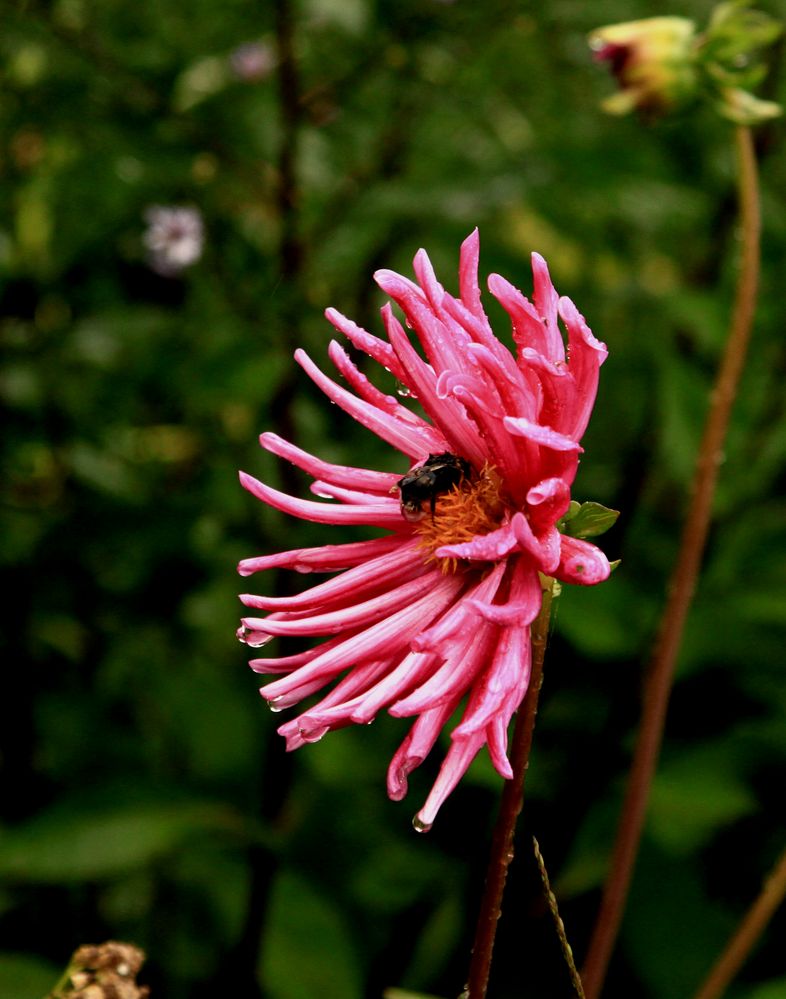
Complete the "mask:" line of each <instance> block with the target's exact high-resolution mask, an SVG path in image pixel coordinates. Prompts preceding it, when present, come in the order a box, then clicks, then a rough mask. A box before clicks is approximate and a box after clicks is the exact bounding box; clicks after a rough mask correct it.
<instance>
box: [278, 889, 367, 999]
mask: <svg viewBox="0 0 786 999" xmlns="http://www.w3.org/2000/svg"><path fill="white" fill-rule="evenodd" d="M259 972H260V977H261V979H262V980H263V982H264V985H265V987H266V988H267V989H268V990H269V992H270V995H271V997H272V999H313V997H314V996H319V997H320V999H360V996H361V995H362V993H363V988H362V983H361V980H360V971H359V968H358V957H357V954H356V953H355V948H354V943H353V940H352V936H351V934H350V931H349V928H348V927H347V925H346V924H345V923H344V921H343V919H342V914H341V910H340V909H339V907H338V906H337V905H336V903H335V902H334V900H333V899H332V898H327V897H326V896H324V895H321V894H319V892H318V891H316V890H315V888H314V884H313V883H312V881H311V880H306V878H303V877H301V876H300V875H299V874H297V873H295V872H294V871H287V870H285V871H283V872H282V873H281V875H280V876H279V877H278V879H277V881H276V884H275V886H274V888H273V894H272V899H271V905H270V912H269V916H268V927H267V931H266V933H265V943H264V950H263V954H262V960H261V964H260V969H259Z"/></svg>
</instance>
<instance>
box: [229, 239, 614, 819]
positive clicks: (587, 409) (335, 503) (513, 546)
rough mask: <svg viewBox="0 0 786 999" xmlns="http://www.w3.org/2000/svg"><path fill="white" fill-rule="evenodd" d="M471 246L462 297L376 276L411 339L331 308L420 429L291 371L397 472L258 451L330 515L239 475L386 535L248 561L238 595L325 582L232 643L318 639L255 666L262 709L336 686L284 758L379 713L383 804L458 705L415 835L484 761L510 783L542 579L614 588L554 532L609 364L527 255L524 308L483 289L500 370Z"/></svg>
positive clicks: (392, 324) (398, 407)
mask: <svg viewBox="0 0 786 999" xmlns="http://www.w3.org/2000/svg"><path fill="white" fill-rule="evenodd" d="M478 246H479V244H478V235H477V232H474V233H472V235H471V236H469V237H468V239H467V240H465V242H464V244H463V246H462V248H461V262H460V266H459V286H460V295H459V297H458V298H454V297H453V296H452V295H450V294H449V293H448V292H446V291H445V290H444V288H443V287H442V286H441V285H440V284H439V282H438V281H437V279H436V277H435V275H434V271H433V269H432V267H431V263H430V262H429V259H428V257H427V256H426V254H425V252H424V251H423V250H421V251H419V253H418V254H417V256H416V257H415V262H414V269H415V274H416V276H417V279H418V283H417V284H415V283H414V282H412V281H410V280H408V279H407V278H405V277H402V276H401V275H399V274H395V273H393V272H392V271H388V270H382V271H378V272H377V274H376V275H375V278H376V281H377V284H378V285H379V286H380V287H381V288H382V289H383V291H385V292H386V293H387V294H388V295H389V296H390V298H391V299H393V301H394V302H395V303H396V304H397V305H398V306H399V308H400V309H401V311H402V312H403V314H404V317H405V319H406V326H407V327H408V328H409V330H411V331H412V332H411V333H408V332H407V330H406V329H405V327H404V326H403V325H402V324H401V322H399V320H398V319H397V318H396V316H395V315H394V312H393V309H392V307H391V305H390V304H387V305H385V306H384V308H383V309H382V320H383V323H384V326H385V331H386V333H387V336H386V338H385V339H381V338H378V337H376V336H373V335H372V334H370V333H367V332H366V331H365V330H363V329H361V328H360V327H358V326H356V325H355V323H353V322H352V321H351V320H349V319H346V318H345V317H344V316H342V315H341V314H340V313H338V312H336V311H335V310H334V309H328V310H327V313H326V315H327V318H328V319H329V320H330V322H331V323H332V324H333V325H334V326H335V327H336V329H337V330H339V332H341V333H342V334H343V335H344V336H346V337H347V339H348V340H349V341H350V342H351V343H352V344H353V345H354V346H355V347H356V348H358V349H359V350H362V351H364V352H365V353H366V354H368V355H369V356H370V357H371V358H372V359H373V360H374V361H376V362H377V363H378V364H379V365H381V366H382V368H384V369H386V370H387V371H388V372H390V373H391V374H392V376H393V377H394V378H396V379H397V380H398V381H399V382H400V383H401V385H402V386H404V389H405V391H406V393H407V394H408V395H410V396H411V397H413V398H417V399H418V401H419V402H420V404H421V406H422V408H423V412H424V413H425V417H426V418H423V417H421V416H419V415H416V414H415V413H414V412H412V410H411V409H409V408H407V407H406V406H405V405H403V404H402V402H400V401H399V399H397V398H396V397H394V396H391V395H386V394H385V393H384V392H382V391H380V389H378V388H376V387H375V386H374V385H373V384H372V383H371V382H370V381H369V380H368V379H367V378H366V377H365V375H363V374H361V372H360V371H359V370H358V369H357V368H356V367H355V365H354V364H353V363H352V361H351V360H350V359H349V357H348V356H347V354H346V353H345V351H344V349H343V348H342V347H341V346H340V344H339V343H337V342H336V341H332V342H331V344H330V346H329V348H328V354H329V356H330V359H331V360H332V361H333V363H334V365H335V366H336V368H337V369H338V371H339V372H340V374H341V375H342V376H343V378H344V379H345V381H346V382H347V384H348V386H349V388H344V387H343V386H341V385H339V384H337V383H336V382H335V381H333V380H332V379H330V378H328V376H327V375H325V374H323V373H322V371H321V370H320V369H319V368H318V367H317V366H316V365H315V364H314V362H313V361H312V360H311V359H310V358H309V357H308V356H307V355H306V353H305V352H304V351H302V350H298V351H297V352H296V354H295V358H296V360H297V362H298V363H299V364H300V365H301V367H302V368H303V369H304V370H305V371H306V373H307V374H308V375H309V377H310V378H312V379H313V380H314V382H316V384H317V385H318V386H319V387H320V388H321V389H322V391H323V392H324V393H325V394H326V395H327V396H328V398H329V399H330V400H331V401H333V402H335V403H336V404H337V405H338V406H340V407H341V408H342V409H344V410H345V411H346V412H347V413H348V414H349V415H350V416H352V417H353V418H354V419H355V420H357V421H358V422H359V423H362V424H363V426H365V427H366V428H368V429H369V430H370V431H372V433H374V434H376V435H377V436H378V437H381V438H382V439H383V440H384V441H386V442H387V443H388V444H390V445H392V447H393V448H394V449H395V450H397V451H398V452H400V454H401V455H403V458H400V459H396V460H394V461H393V462H392V463H391V470H390V471H387V472H380V471H372V470H370V469H365V468H351V467H348V466H345V465H334V464H331V463H329V462H326V461H323V460H322V459H320V458H317V457H314V456H313V455H311V454H307V453H306V452H305V451H303V450H301V449H300V448H298V447H296V446H295V445H294V444H290V443H288V442H287V441H285V440H282V439H281V438H280V437H277V436H276V435H275V434H272V433H266V434H262V437H261V443H262V446H263V447H264V448H266V449H267V450H268V451H271V452H273V453H274V454H276V455H278V456H279V457H281V458H284V459H286V460H288V461H291V462H293V463H294V464H295V465H297V466H298V467H299V468H301V469H303V470H304V471H306V472H307V473H308V474H309V475H311V476H313V477H314V479H315V482H314V483H313V485H312V487H311V488H312V491H313V492H314V493H315V494H316V495H317V496H320V497H323V498H325V499H328V500H331V501H332V502H327V503H325V502H315V501H313V500H302V499H296V498H294V497H291V496H288V495H286V494H284V493H282V492H279V491H278V490H276V489H272V488H271V487H270V486H267V485H264V484H263V483H262V482H259V481H258V480H257V479H254V478H252V477H251V476H250V475H246V474H245V473H241V476H240V479H241V482H242V484H243V485H244V486H245V488H246V489H248V490H249V492H251V493H252V494H253V495H254V496H256V497H257V498H258V499H261V500H262V501H263V502H265V503H268V504H269V505H270V506H273V507H275V508H276V509H278V510H283V511H285V512H286V513H290V514H293V515H294V516H296V517H301V518H304V519H306V520H312V521H316V522H317V523H322V524H363V525H371V526H373V527H378V528H380V529H381V530H383V531H384V532H386V533H384V534H383V535H382V536H381V537H379V538H375V539H374V540H370V541H356V542H351V543H349V544H340V545H324V546H322V547H319V548H301V549H295V550H293V551H286V552H280V553H277V554H274V555H263V556H261V557H259V558H250V559H245V560H244V561H242V562H241V563H240V566H239V571H240V573H241V575H244V576H247V575H250V574H252V573H254V572H258V571H260V570H262V569H270V568H273V567H279V566H285V567H288V568H291V569H295V570H297V571H299V572H312V571H317V572H333V573H337V574H336V575H334V576H332V577H331V578H330V579H328V580H327V581H326V582H322V583H320V584H318V585H317V586H313V587H312V588H311V589H310V590H306V591H305V592H304V593H301V594H299V595H297V596H293V597H266V596H253V595H250V594H244V595H243V596H242V597H241V600H242V601H243V603H244V604H246V606H247V607H250V608H254V609H259V610H262V611H266V612H268V613H267V615H266V616H265V617H247V618H244V619H243V624H242V627H241V629H240V631H239V633H238V637H239V638H240V639H241V641H243V642H245V643H246V644H247V645H250V646H252V647H259V646H263V645H266V644H267V643H268V642H269V641H270V640H271V639H272V638H273V637H274V636H276V635H289V636H324V638H325V640H324V641H323V642H322V643H321V644H319V645H316V646H315V647H314V648H312V649H309V650H308V651H307V652H301V653H299V654H297V655H289V656H285V657H283V658H271V659H253V660H252V661H251V664H250V665H251V667H252V669H254V670H256V671H257V672H259V673H268V674H275V675H277V679H275V680H273V681H272V682H270V683H268V684H267V685H266V686H264V687H263V688H262V690H261V693H262V696H263V697H264V698H265V699H266V700H267V701H268V703H269V704H270V706H271V707H272V708H274V710H276V711H278V710H281V709H283V708H289V707H291V706H292V705H295V704H299V703H300V702H301V701H303V700H304V699H306V698H310V697H311V695H313V694H316V693H317V692H318V691H322V690H323V688H325V687H326V686H327V685H328V684H330V683H332V682H333V681H336V682H335V684H334V685H333V686H332V687H331V689H330V690H329V691H328V692H327V693H326V694H325V695H324V696H322V698H321V699H320V700H317V701H316V703H310V702H309V704H310V706H308V707H307V708H306V709H305V710H304V711H303V712H302V713H301V714H300V715H298V717H297V718H294V719H293V720H291V721H287V722H285V724H283V725H282V726H281V727H280V728H279V732H280V733H281V735H283V736H284V737H285V738H286V740H287V748H288V749H290V750H291V749H297V748H298V747H300V746H302V745H303V744H304V743H307V742H316V741H317V740H319V739H321V738H322V736H323V735H325V733H326V732H329V731H330V730H331V729H336V728H341V727H343V726H345V725H350V724H364V723H368V722H370V721H372V719H373V718H374V717H375V716H376V714H377V712H379V711H381V710H382V709H387V711H388V712H389V713H390V714H391V715H393V716H394V717H396V718H405V717H413V718H414V719H415V722H414V724H413V725H412V728H411V729H410V731H409V734H408V735H407V736H406V738H405V739H404V742H403V743H402V745H401V747H400V748H399V749H398V751H397V752H396V754H395V755H394V757H393V760H392V762H391V764H390V768H389V771H388V781H387V783H388V794H389V795H390V797H391V798H393V799H395V800H398V799H401V798H403V797H404V795H405V794H406V792H407V777H408V775H409V774H410V773H411V771H412V770H414V769H415V768H416V767H417V766H419V765H420V764H421V763H422V762H423V760H424V759H425V758H426V756H427V755H428V754H429V752H430V751H431V749H432V747H433V746H434V743H435V742H436V740H437V737H438V736H439V734H440V732H441V730H442V728H443V727H444V726H445V724H446V723H447V722H448V720H449V719H450V718H451V716H452V715H453V714H454V712H455V711H456V709H457V708H458V707H459V705H460V704H462V702H463V704H464V707H463V713H462V715H461V720H460V721H459V722H458V724H457V725H456V726H455V727H454V728H453V731H452V732H451V736H450V738H451V745H450V748H449V750H448V752H447V754H446V756H445V759H444V761H443V763H442V767H441V769H440V772H439V775H438V777H437V779H436V782H435V783H434V786H433V787H432V789H431V792H430V794H429V796H428V798H427V800H426V802H425V804H424V806H423V808H422V809H421V810H420V812H418V814H417V816H416V817H415V825H416V828H419V829H427V828H429V826H430V825H431V823H432V822H433V821H434V817H435V816H436V814H437V812H438V810H439V808H440V806H441V805H442V803H443V802H444V801H445V799H446V797H447V796H448V795H449V794H450V793H451V791H452V790H453V789H454V787H455V786H456V784H457V783H458V781H459V780H460V779H461V777H462V776H463V774H464V773H465V772H466V770H467V768H468V766H469V765H470V763H471V761H472V760H473V758H474V757H475V755H476V754H477V752H478V751H479V750H480V749H481V747H483V746H486V747H487V748H488V752H489V755H490V757H491V760H492V762H493V764H494V767H495V768H496V769H497V771H498V772H499V773H500V774H501V775H502V776H503V777H511V776H512V770H511V767H510V763H509V761H508V758H507V755H506V747H507V734H508V726H509V723H510V720H511V717H512V716H513V714H514V713H515V711H516V709H517V708H518V706H519V704H520V703H521V701H522V699H523V697H524V694H525V693H526V690H527V684H528V682H529V675H530V662H531V648H530V624H531V623H532V621H533V620H534V619H535V617H536V616H537V614H538V611H539V609H540V605H541V583H540V577H539V573H544V574H546V575H548V576H553V577H556V578H557V579H559V580H562V581H564V582H568V583H581V584H585V585H587V584H593V583H599V582H601V581H602V580H604V579H606V577H607V576H608V574H609V563H608V560H607V559H606V556H605V555H604V554H603V553H602V552H601V551H600V550H599V549H598V548H596V547H595V546H594V545H591V544H589V543H588V542H586V541H582V540H579V539H576V538H572V537H568V536H567V535H563V534H561V533H560V531H559V529H558V522H559V520H560V518H561V517H562V516H563V515H564V514H565V512H566V511H567V509H568V505H569V502H570V487H571V484H572V482H573V479H574V477H575V475H576V469H577V466H578V461H579V454H580V453H581V450H582V448H581V447H580V446H579V441H580V439H581V436H582V434H583V433H584V429H585V427H586V426H587V422H588V420H589V417H590V413H591V411H592V406H593V403H594V400H595V394H596V391H597V385H598V369H599V368H600V365H601V364H602V363H603V361H604V360H605V358H606V347H605V346H604V345H603V344H602V343H600V342H599V341H598V340H596V339H595V337H594V336H593V335H592V333H591V332H590V330H589V328H588V327H587V324H586V323H585V321H584V319H583V318H582V316H581V315H580V314H579V312H578V310H577V309H576V307H575V306H574V304H573V303H572V302H571V301H570V299H567V298H559V296H558V295H557V293H556V291H555V290H554V286H553V285H552V283H551V279H550V277H549V272H548V268H547V266H546V262H545V261H544V260H543V258H542V257H540V256H538V255H537V254H533V255H532V269H533V274H534V286H535V287H534V294H533V300H532V302H530V301H529V300H528V299H527V298H525V296H524V295H523V294H522V293H521V292H520V291H518V290H517V289H516V288H514V287H513V285H511V284H510V283H509V282H507V281H506V280H505V279H504V278H502V277H500V276H499V275H497V274H493V275H492V276H491V277H490V278H489V282H488V285H489V290H490V291H491V293H492V294H493V295H494V297H495V298H496V299H497V300H498V301H499V302H500V304H501V305H502V307H503V308H504V309H505V311H506V312H507V313H508V315H509V316H510V319H511V324H512V333H513V340H514V341H515V344H516V354H515V356H514V355H513V354H511V352H510V351H509V350H508V348H507V347H505V346H504V345H503V344H502V343H501V342H500V341H499V340H498V339H497V338H496V336H495V335H494V333H493V332H492V329H491V327H490V325H489V321H488V319H487V318H486V315H485V313H484V311H483V307H482V305H481V299H480V289H479V287H478V278H477V267H478ZM560 319H561V320H562V322H563V324H564V326H565V329H566V330H567V341H568V342H567V349H566V347H565V344H564V342H563V336H562V333H561V331H560V326H559V320H560ZM412 334H414V336H415V337H416V338H417V340H418V342H419V345H420V347H421V349H422V355H423V356H422V355H421V353H420V351H418V350H417V349H416V348H415V347H414V346H413V344H412V341H411V337H412Z"/></svg>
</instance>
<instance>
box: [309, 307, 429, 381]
mask: <svg viewBox="0 0 786 999" xmlns="http://www.w3.org/2000/svg"><path fill="white" fill-rule="evenodd" d="M325 318H326V319H327V321H328V322H329V323H332V325H333V326H335V328H336V329H337V330H338V331H339V333H343V334H344V336H345V337H346V338H347V339H348V340H349V342H350V343H351V344H353V345H354V346H355V347H357V348H358V350H362V351H363V353H364V354H368V356H369V357H371V358H373V360H375V361H377V362H378V363H379V364H381V365H382V367H383V368H385V369H387V370H388V371H389V372H390V373H391V374H392V375H393V377H394V378H395V379H397V380H398V381H400V382H401V383H402V384H404V385H406V384H407V382H406V377H407V375H406V372H405V371H404V369H403V368H402V367H401V364H400V363H399V359H398V358H397V357H396V352H395V351H394V350H393V348H392V347H391V346H390V344H389V343H385V341H384V340H380V339H379V337H376V336H374V335H373V334H371V333H368V332H366V330H364V329H363V328H362V327H361V326H358V325H357V323H353V322H352V320H351V319H347V317H346V316H342V315H341V313H340V312H339V311H338V310H337V309H326V310H325ZM409 387H411V386H409Z"/></svg>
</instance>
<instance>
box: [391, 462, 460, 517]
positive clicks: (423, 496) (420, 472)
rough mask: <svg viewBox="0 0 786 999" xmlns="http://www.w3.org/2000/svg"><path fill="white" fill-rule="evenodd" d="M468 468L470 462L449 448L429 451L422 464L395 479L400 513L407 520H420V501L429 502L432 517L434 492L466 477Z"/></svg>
mask: <svg viewBox="0 0 786 999" xmlns="http://www.w3.org/2000/svg"><path fill="white" fill-rule="evenodd" d="M471 472H472V468H471V466H470V463H469V462H468V461H466V460H465V459H464V458H459V457H458V456H457V455H455V454H451V453H450V451H443V452H442V454H430V455H429V456H428V458H427V459H426V460H425V461H424V462H423V464H422V465H418V466H417V468H413V469H412V471H411V472H408V473H407V474H406V475H405V476H404V478H403V479H399V480H398V482H397V486H398V491H399V494H400V495H401V512H402V514H403V515H404V517H405V518H406V519H407V520H410V521H416V520H422V518H423V517H424V516H425V513H426V512H425V510H424V509H423V504H424V503H426V502H428V504H429V508H430V509H431V519H432V520H433V519H434V512H435V510H436V505H437V496H439V495H440V493H446V492H448V491H449V490H451V489H452V488H453V487H454V486H457V485H459V484H460V483H461V482H463V481H464V479H468V478H469V476H470V474H471Z"/></svg>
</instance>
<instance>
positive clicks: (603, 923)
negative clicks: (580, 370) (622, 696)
mask: <svg viewBox="0 0 786 999" xmlns="http://www.w3.org/2000/svg"><path fill="white" fill-rule="evenodd" d="M736 150H737V159H738V192H739V205H740V229H741V240H742V256H741V261H740V270H739V276H738V280H737V289H736V296H735V302H734V311H733V314H732V320H731V326H730V330H729V336H728V340H727V343H726V349H725V352H724V355H723V359H722V361H721V365H720V368H719V370H718V375H717V378H716V381H715V386H714V388H713V390H712V396H711V403H710V410H709V413H708V414H707V421H706V423H705V427H704V435H703V437H702V442H701V447H700V450H699V455H698V459H697V462H696V470H695V473H694V478H693V484H692V496H691V501H690V506H689V509H688V514H687V517H686V520H685V525H684V528H683V532H682V538H681V542H680V550H679V555H678V557H677V562H676V564H675V566H674V569H673V571H672V575H671V579H670V581H669V585H668V596H667V601H666V607H665V609H664V612H663V617H662V619H661V625H660V629H659V631H658V637H657V639H656V642H655V646H654V650H653V654H652V658H651V660H650V664H649V669H648V671H647V678H646V682H645V691H644V705H643V710H642V717H641V723H640V728H639V735H638V739H637V743H636V749H635V752H634V757H633V762H632V765H631V770H630V774H629V776H628V784H627V790H626V794H625V801H624V804H623V808H622V815H621V817H620V822H619V826H618V829H617V839H616V842H615V845H614V853H613V855H612V861H611V868H610V873H609V877H608V879H607V881H606V885H605V889H604V894H603V900H602V902H601V907H600V912H599V914H598V918H597V922H596V924H595V930H594V932H593V936H592V939H591V941H590V945H589V949H588V952H587V958H586V962H585V965H584V969H583V972H582V978H583V980H584V991H585V993H586V997H587V999H597V997H598V996H599V995H600V990H601V988H602V986H603V981H604V979H605V975H606V969H607V967H608V963H609V960H610V958H611V953H612V950H613V948H614V943H615V941H616V939H617V933H618V930H619V926H620V923H621V921H622V914H623V911H624V908H625V901H626V898H627V895H628V889H629V886H630V881H631V876H632V872H633V866H634V862H635V859H636V854H637V852H638V847H639V841H640V839H641V832H642V829H643V826H644V818H645V814H646V810H647V802H648V799H649V793H650V786H651V784H652V778H653V776H654V773H655V767H656V764H657V760H658V754H659V752H660V745H661V741H662V737H663V727H664V722H665V718H666V709H667V707H668V702H669V694H670V692H671V686H672V680H673V677H674V667H675V664H676V661H677V654H678V652H679V649H680V645H681V643H682V634H683V630H684V627H685V620H686V618H687V615H688V610H689V608H690V605H691V602H692V600H693V593H694V590H695V588H696V582H697V579H698V575H699V569H700V566H701V558H702V555H703V552H704V545H705V542H706V540H707V532H708V530H709V526H710V518H711V515H712V499H713V495H714V492H715V483H716V481H717V477H718V466H719V464H720V461H721V459H722V456H723V445H724V440H725V437H726V430H727V428H728V425H729V417H730V414H731V408H732V404H733V402H734V398H735V396H736V394H737V388H738V385H739V380H740V375H741V373H742V369H743V365H744V363H745V355H746V353H747V348H748V342H749V340H750V333H751V328H752V326H753V315H754V311H755V305H756V293H757V289H758V280H759V256H760V250H759V236H760V230H761V221H760V210H759V190H758V176H757V170H756V156H755V152H754V148H753V137H752V135H751V132H750V129H748V128H747V127H744V126H738V127H737V130H736Z"/></svg>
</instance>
